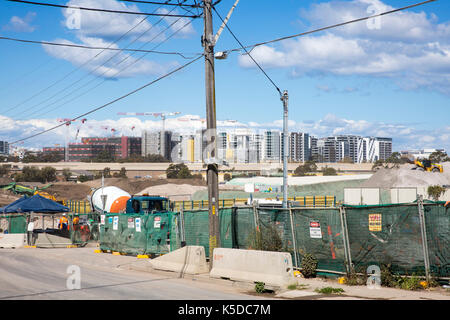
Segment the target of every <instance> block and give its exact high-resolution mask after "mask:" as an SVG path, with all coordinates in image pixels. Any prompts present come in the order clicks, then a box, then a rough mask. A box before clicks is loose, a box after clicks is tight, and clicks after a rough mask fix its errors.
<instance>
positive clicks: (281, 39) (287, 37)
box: [225, 0, 437, 52]
mask: <svg viewBox="0 0 450 320" xmlns="http://www.w3.org/2000/svg"><path fill="white" fill-rule="evenodd" d="M435 1H437V0H427V1H423V2H419V3H415V4H412V5H409V6H406V7H401V8H398V9H393V10H389V11H385V12H382V13H379V14H374V15H371V16H367V17H363V18H359V19H354V20H349V21H346V22H341V23H337V24H333V25H330V26H327V27H323V28H319V29H315V30H311V31H306V32H302V33H297V34H293V35H290V36H286V37H282V38H277V39H273V40H269V41H264V42H259V43H255V44H252V45H248V46H245V47H244V48H245V49H248V48H251V50H250V51H252V50H253V49H254V48H256V47H259V46H262V45H265V44H270V43H274V42H279V41H283V40H287V39H292V38H296V37H301V36H306V35H309V34H312V33H316V32H320V31H325V30H328V29H333V28H337V27H341V26H345V25H347V24H351V23H355V22H360V21H364V20H369V19H373V18H377V17H381V16H384V15H388V14H391V13H395V12H399V11H404V10H407V9H411V8H415V7H418V6H421V5H424V4H427V3H430V2H435ZM240 50H241V48H236V49H231V50H225V52H233V51H240Z"/></svg>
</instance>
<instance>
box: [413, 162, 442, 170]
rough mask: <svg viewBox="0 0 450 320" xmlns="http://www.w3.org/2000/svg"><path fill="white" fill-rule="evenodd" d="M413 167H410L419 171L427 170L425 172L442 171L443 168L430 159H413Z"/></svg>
mask: <svg viewBox="0 0 450 320" xmlns="http://www.w3.org/2000/svg"><path fill="white" fill-rule="evenodd" d="M414 164H415V165H416V166H415V167H413V168H412V170H419V171H427V172H440V173H442V172H444V168H443V167H442V166H441V165H440V164H437V163H432V162H431V161H430V160H427V159H425V160H420V159H417V160H414Z"/></svg>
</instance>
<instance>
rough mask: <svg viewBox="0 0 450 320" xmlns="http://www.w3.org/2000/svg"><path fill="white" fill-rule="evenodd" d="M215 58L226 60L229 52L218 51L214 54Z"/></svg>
mask: <svg viewBox="0 0 450 320" xmlns="http://www.w3.org/2000/svg"><path fill="white" fill-rule="evenodd" d="M214 58H216V59H217V60H225V59H226V58H228V52H226V51H218V52H216V53H215V54H214Z"/></svg>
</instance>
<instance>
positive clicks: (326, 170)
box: [322, 167, 337, 176]
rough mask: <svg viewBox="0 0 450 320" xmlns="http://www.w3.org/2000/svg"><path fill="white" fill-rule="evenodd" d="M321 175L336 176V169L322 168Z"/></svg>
mask: <svg viewBox="0 0 450 320" xmlns="http://www.w3.org/2000/svg"><path fill="white" fill-rule="evenodd" d="M322 174H323V175H324V176H337V172H336V169H334V168H329V167H326V168H324V169H323V170H322Z"/></svg>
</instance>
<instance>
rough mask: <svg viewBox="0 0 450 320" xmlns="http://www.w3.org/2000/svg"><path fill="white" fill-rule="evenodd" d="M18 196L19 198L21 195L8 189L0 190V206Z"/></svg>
mask: <svg viewBox="0 0 450 320" xmlns="http://www.w3.org/2000/svg"><path fill="white" fill-rule="evenodd" d="M19 198H21V196H19V195H16V194H14V193H12V192H10V191H5V190H0V207H3V206H6V205H8V204H10V203H11V202H14V201H16V200H17V199H19Z"/></svg>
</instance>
